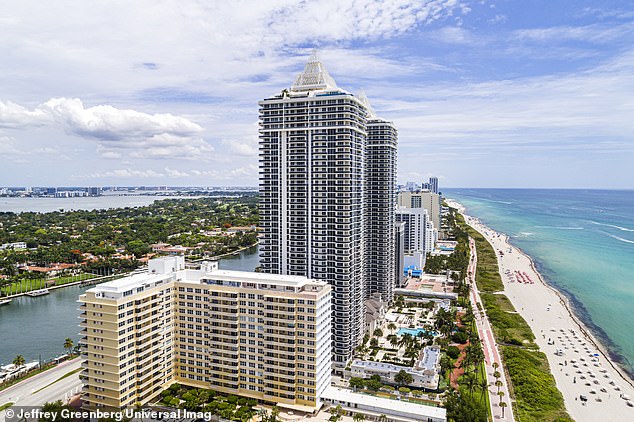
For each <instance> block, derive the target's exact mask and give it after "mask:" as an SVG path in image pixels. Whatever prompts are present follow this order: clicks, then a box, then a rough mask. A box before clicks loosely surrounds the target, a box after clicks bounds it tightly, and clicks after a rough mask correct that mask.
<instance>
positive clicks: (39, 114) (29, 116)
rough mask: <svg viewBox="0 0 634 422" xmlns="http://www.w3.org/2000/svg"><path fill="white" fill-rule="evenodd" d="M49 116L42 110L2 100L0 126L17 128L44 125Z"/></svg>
mask: <svg viewBox="0 0 634 422" xmlns="http://www.w3.org/2000/svg"><path fill="white" fill-rule="evenodd" d="M47 117H48V116H47V115H46V113H44V112H43V111H42V110H33V111H29V110H27V109H26V108H24V107H22V106H21V105H18V104H15V103H13V102H11V101H6V102H4V101H2V100H0V128H5V129H17V128H25V127H32V126H37V125H42V124H44V122H45V121H46V120H47Z"/></svg>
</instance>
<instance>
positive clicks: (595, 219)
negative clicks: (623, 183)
mask: <svg viewBox="0 0 634 422" xmlns="http://www.w3.org/2000/svg"><path fill="white" fill-rule="evenodd" d="M444 194H445V196H447V197H448V198H452V199H456V200H457V201H458V202H460V203H461V204H462V205H464V206H465V207H466V209H467V213H468V214H470V215H473V216H476V217H478V218H480V220H482V222H484V223H485V224H487V225H488V226H490V227H492V228H493V229H495V230H497V231H500V232H503V233H506V234H508V235H509V236H510V239H511V243H512V244H513V245H515V246H517V247H519V248H521V249H522V250H523V251H524V252H526V253H527V254H528V255H530V256H531V257H532V258H533V260H534V261H535V264H536V266H537V267H538V269H539V271H540V273H541V274H542V275H543V276H544V277H545V278H546V280H547V281H548V282H549V283H550V284H551V285H553V286H554V287H556V288H557V289H559V290H560V291H562V292H563V293H564V294H566V295H567V296H568V297H569V298H570V299H571V302H572V304H573V307H574V310H575V313H576V314H577V315H578V316H579V317H580V318H581V319H582V320H583V321H584V322H585V323H586V324H587V325H588V326H589V327H590V329H592V331H593V332H594V334H595V335H596V336H597V337H598V338H599V339H600V340H601V341H602V343H603V344H604V345H605V346H606V347H607V348H608V350H609V352H610V354H611V355H612V357H613V358H614V359H615V360H616V361H618V362H620V363H621V364H622V366H623V367H624V369H625V370H627V371H628V372H629V373H630V376H632V374H634V367H633V363H634V335H633V334H634V314H633V312H632V305H633V304H634V191H606V190H559V189H552V190H551V189H549V190H543V189H447V190H445V192H444Z"/></svg>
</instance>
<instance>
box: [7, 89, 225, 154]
mask: <svg viewBox="0 0 634 422" xmlns="http://www.w3.org/2000/svg"><path fill="white" fill-rule="evenodd" d="M28 122H37V123H39V124H44V122H47V123H49V124H53V123H56V124H57V125H59V126H60V127H62V128H63V129H64V130H65V131H66V132H68V133H70V134H73V135H76V136H79V137H82V138H86V139H92V140H95V141H97V143H98V149H97V150H98V152H100V153H101V154H103V155H104V157H105V158H120V157H122V156H123V155H124V154H126V155H130V156H132V157H137V158H183V159H205V158H206V157H207V156H208V155H209V154H211V153H213V151H214V149H213V147H212V146H211V145H209V144H208V143H207V142H205V141H204V140H203V139H202V138H201V135H202V132H203V128H202V127H201V126H200V125H198V124H197V123H194V122H192V121H190V120H188V119H186V118H184V117H180V116H174V115H172V114H167V113H159V114H148V113H142V112H138V111H135V110H121V109H118V108H115V107H112V106H109V105H98V106H94V107H88V108H86V107H84V105H83V103H82V101H81V100H79V99H77V98H73V99H69V98H52V99H50V100H49V101H47V102H45V103H44V104H40V105H39V106H38V107H37V108H36V109H35V110H33V111H30V110H28V109H26V108H24V107H22V106H20V105H17V104H14V103H11V102H7V103H3V102H0V127H10V128H18V127H20V128H27V123H28Z"/></svg>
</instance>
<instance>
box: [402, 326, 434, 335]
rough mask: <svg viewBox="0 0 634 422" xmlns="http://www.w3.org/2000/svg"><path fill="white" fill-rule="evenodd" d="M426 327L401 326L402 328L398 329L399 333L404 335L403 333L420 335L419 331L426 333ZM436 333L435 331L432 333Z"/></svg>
mask: <svg viewBox="0 0 634 422" xmlns="http://www.w3.org/2000/svg"><path fill="white" fill-rule="evenodd" d="M425 332H426V331H425V329H424V328H401V329H400V330H398V333H397V334H398V335H399V336H402V335H403V334H409V335H410V336H414V337H416V336H418V333H425ZM432 334H435V333H432Z"/></svg>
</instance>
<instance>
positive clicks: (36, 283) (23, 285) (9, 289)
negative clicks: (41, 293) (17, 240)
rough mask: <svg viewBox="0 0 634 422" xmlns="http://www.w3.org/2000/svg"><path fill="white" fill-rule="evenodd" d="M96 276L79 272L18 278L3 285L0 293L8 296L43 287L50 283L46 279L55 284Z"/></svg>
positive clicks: (48, 285)
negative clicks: (35, 277)
mask: <svg viewBox="0 0 634 422" xmlns="http://www.w3.org/2000/svg"><path fill="white" fill-rule="evenodd" d="M95 277H97V276H96V275H94V274H88V273H81V274H78V275H75V276H65V277H57V278H51V279H28V280H20V281H16V282H15V283H11V284H10V285H8V286H3V287H2V288H1V289H0V291H1V292H2V295H4V296H9V295H13V294H17V293H25V292H28V291H31V290H38V289H43V288H46V287H50V286H51V284H49V283H47V282H48V281H51V280H55V286H59V285H63V284H68V283H73V282H76V281H83V280H89V279H91V278H95Z"/></svg>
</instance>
